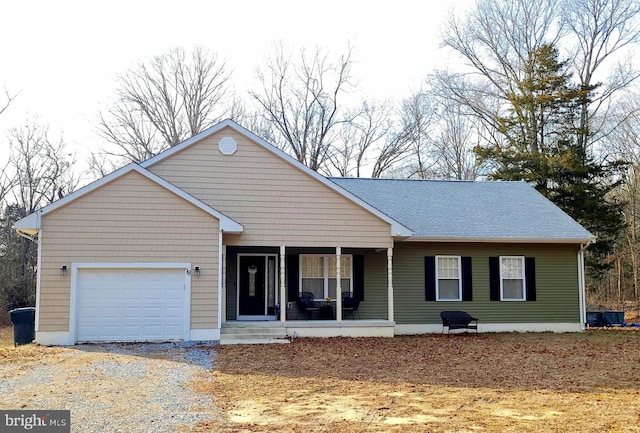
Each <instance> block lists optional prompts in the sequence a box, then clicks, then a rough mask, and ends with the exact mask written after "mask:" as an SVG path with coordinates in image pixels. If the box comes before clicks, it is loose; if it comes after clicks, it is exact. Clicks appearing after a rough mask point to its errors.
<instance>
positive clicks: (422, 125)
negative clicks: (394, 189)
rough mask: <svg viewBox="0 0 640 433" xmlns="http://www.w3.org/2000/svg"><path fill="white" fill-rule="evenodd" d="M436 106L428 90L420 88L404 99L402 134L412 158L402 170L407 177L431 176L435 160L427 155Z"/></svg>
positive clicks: (401, 112)
mask: <svg viewBox="0 0 640 433" xmlns="http://www.w3.org/2000/svg"><path fill="white" fill-rule="evenodd" d="M434 114H435V111H434V108H433V104H432V102H431V99H430V98H429V97H428V96H427V94H426V92H424V91H422V90H420V91H418V92H415V93H414V94H413V95H412V96H410V97H408V98H406V99H405V100H404V101H402V104H401V107H400V123H401V125H400V131H401V132H400V134H399V136H400V137H402V139H403V140H404V141H406V142H407V143H409V145H410V147H411V154H412V158H411V159H410V162H409V164H407V165H406V167H404V169H402V170H400V171H401V172H403V173H404V174H405V176H406V177H408V178H412V177H417V178H419V179H429V178H431V167H432V166H433V161H432V160H431V159H429V158H428V157H427V153H428V151H429V140H430V136H431V134H432V133H433V132H434V131H433V124H434Z"/></svg>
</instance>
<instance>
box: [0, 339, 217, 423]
mask: <svg viewBox="0 0 640 433" xmlns="http://www.w3.org/2000/svg"><path fill="white" fill-rule="evenodd" d="M45 350H51V351H52V353H53V354H51V355H49V354H47V356H43V357H42V358H41V359H40V360H39V361H38V362H34V363H27V364H25V365H21V364H11V365H0V378H1V380H0V407H2V408H3V409H42V410H54V409H68V410H70V411H71V431H72V432H78V433H80V432H82V433H84V432H123V433H125V432H126V433H129V432H132V433H134V432H145V433H146V432H172V433H173V432H179V431H189V430H190V427H192V426H193V425H195V424H196V423H197V422H198V421H203V420H211V419H214V418H216V417H218V416H219V410H218V409H217V408H216V407H215V406H214V405H213V402H212V400H211V398H209V397H207V396H204V395H201V394H197V393H196V392H194V391H193V390H192V389H190V387H189V383H190V382H191V381H192V380H194V379H198V378H203V377H205V375H206V374H207V373H209V372H210V371H211V369H212V362H213V357H214V356H215V351H214V350H213V349H212V347H211V346H207V345H203V344H192V343H163V344H91V345H80V346H74V347H69V348H64V349H60V348H46V349H45Z"/></svg>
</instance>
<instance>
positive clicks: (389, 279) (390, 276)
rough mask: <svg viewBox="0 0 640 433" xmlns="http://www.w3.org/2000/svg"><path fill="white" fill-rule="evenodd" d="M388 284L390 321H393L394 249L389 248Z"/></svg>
mask: <svg viewBox="0 0 640 433" xmlns="http://www.w3.org/2000/svg"><path fill="white" fill-rule="evenodd" d="M387 283H388V285H389V288H388V292H389V300H388V301H387V303H388V308H389V320H390V321H393V248H387Z"/></svg>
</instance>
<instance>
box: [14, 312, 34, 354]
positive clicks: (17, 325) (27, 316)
mask: <svg viewBox="0 0 640 433" xmlns="http://www.w3.org/2000/svg"><path fill="white" fill-rule="evenodd" d="M9 316H11V323H13V344H14V346H18V345H20V344H29V343H31V342H32V341H33V340H35V338H36V309H35V308H34V307H24V308H16V309H15V310H11V311H9Z"/></svg>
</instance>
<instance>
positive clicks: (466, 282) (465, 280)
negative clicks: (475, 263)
mask: <svg viewBox="0 0 640 433" xmlns="http://www.w3.org/2000/svg"><path fill="white" fill-rule="evenodd" d="M461 262H462V300H463V301H473V293H472V290H473V284H472V283H473V281H472V278H471V257H462V258H461Z"/></svg>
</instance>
